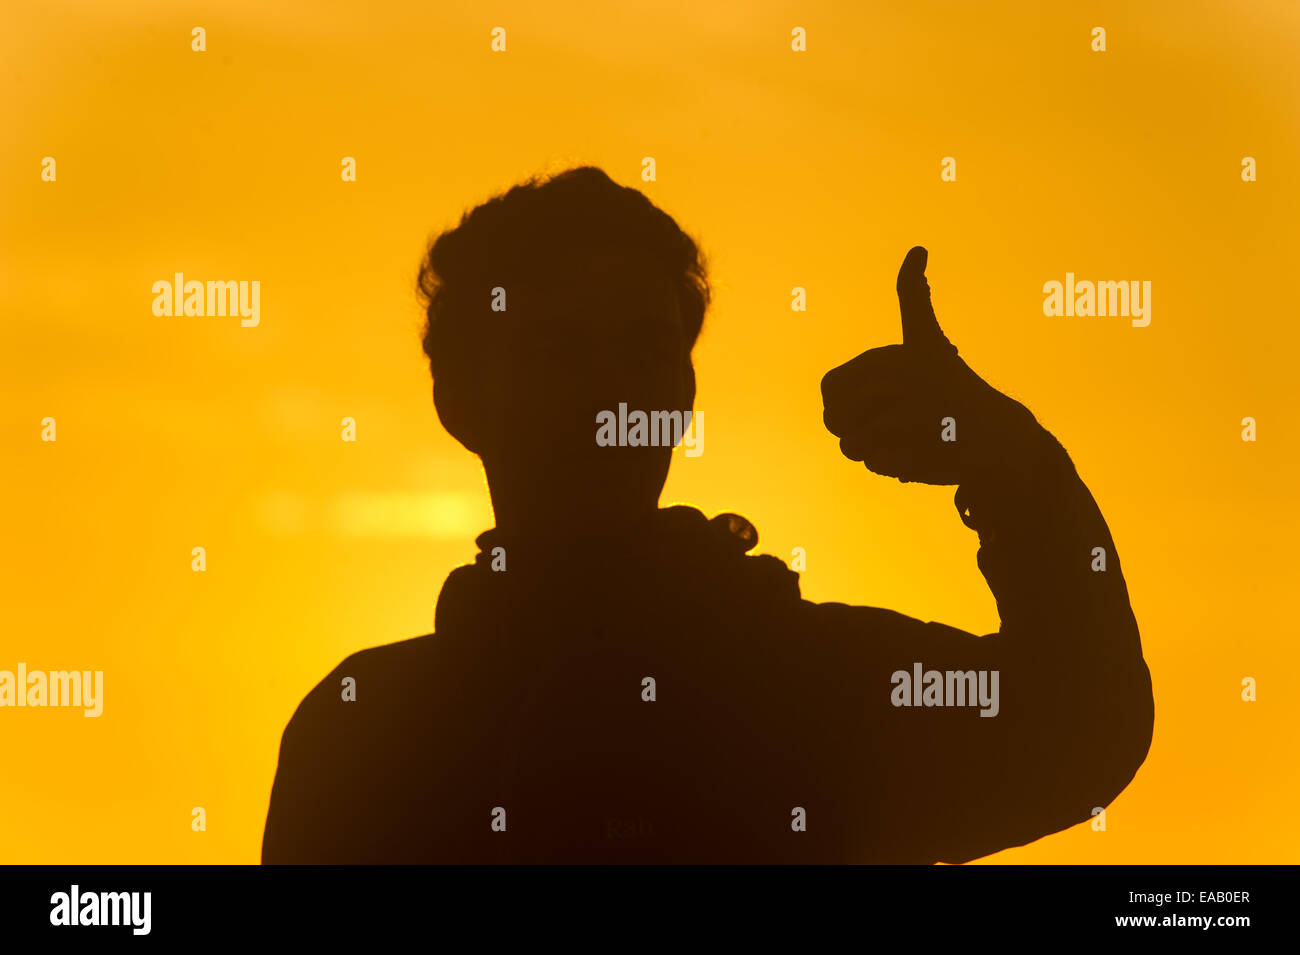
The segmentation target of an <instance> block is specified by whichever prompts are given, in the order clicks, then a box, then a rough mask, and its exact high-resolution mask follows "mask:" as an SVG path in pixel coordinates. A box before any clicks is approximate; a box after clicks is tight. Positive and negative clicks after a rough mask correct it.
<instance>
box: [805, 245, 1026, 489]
mask: <svg viewBox="0 0 1300 955" xmlns="http://www.w3.org/2000/svg"><path fill="white" fill-rule="evenodd" d="M926 259H927V253H926V251H925V249H923V248H921V247H920V246H917V247H916V248H914V249H912V250H911V251H910V252H908V253H907V256H906V258H904V259H903V267H902V268H901V269H899V270H898V305H899V310H900V311H901V313H902V319H903V344H901V345H885V346H883V347H881V348H872V349H870V350H869V351H865V352H863V353H862V354H861V355H859V356H858V357H857V358H854V359H853V360H852V361H849V362H846V363H844V364H843V365H840V366H839V367H838V368H833V369H831V370H830V371H829V372H827V373H826V376H825V377H824V378H822V399H823V403H824V405H825V414H824V416H823V417H824V421H825V423H826V428H827V430H829V431H830V432H831V433H832V434H834V435H835V436H836V437H838V438H839V439H840V450H841V451H842V452H843V453H844V456H845V457H847V458H849V459H850V460H851V461H862V462H863V463H865V464H866V466H867V467H868V468H870V469H871V470H872V471H874V472H876V473H877V474H883V475H886V476H888V477H895V478H898V479H900V480H902V481H917V482H920V483H923V484H962V483H965V482H966V481H969V480H972V479H974V478H976V477H979V476H980V475H982V474H983V473H986V472H988V471H989V470H992V469H996V468H998V467H1004V468H1005V467H1014V466H1015V460H1016V458H1017V456H1018V452H1017V449H1019V448H1021V447H1023V446H1024V442H1025V440H1026V437H1027V435H1029V433H1030V432H1031V430H1037V431H1039V432H1041V431H1042V428H1041V426H1039V424H1038V422H1037V421H1035V420H1034V417H1033V415H1031V414H1030V413H1029V410H1028V409H1027V408H1025V406H1024V405H1022V404H1020V403H1019V402H1018V401H1015V400H1014V399H1012V398H1009V397H1007V396H1006V395H1004V394H1002V393H1001V392H1000V391H998V390H997V389H996V388H993V387H992V386H991V385H989V384H988V383H987V382H985V381H984V379H982V378H980V376H979V375H977V374H975V372H973V371H972V370H971V369H970V366H968V365H967V364H966V363H965V362H964V361H962V359H961V358H960V357H958V355H957V349H956V348H955V347H954V346H953V345H952V343H951V342H949V341H948V339H947V337H946V336H945V335H944V333H943V330H942V329H941V328H940V327H939V320H938V319H937V318H936V317H935V314H934V308H933V306H932V305H931V303H930V285H929V283H928V282H927V281H926V278H925V266H926Z"/></svg>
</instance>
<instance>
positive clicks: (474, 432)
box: [433, 374, 483, 456]
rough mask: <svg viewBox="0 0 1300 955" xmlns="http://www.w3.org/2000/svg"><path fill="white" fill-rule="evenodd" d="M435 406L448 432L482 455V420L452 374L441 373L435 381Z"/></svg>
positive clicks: (439, 418)
mask: <svg viewBox="0 0 1300 955" xmlns="http://www.w3.org/2000/svg"><path fill="white" fill-rule="evenodd" d="M433 406H434V408H436V409H437V410H438V420H439V421H441V422H442V426H443V427H444V428H446V429H447V432H448V433H449V434H450V435H451V436H452V437H453V438H455V439H456V440H457V441H459V442H460V443H461V444H463V445H465V447H466V448H468V449H469V450H470V451H473V452H474V453H475V454H477V455H479V456H482V454H483V434H482V430H483V429H482V421H481V418H480V415H479V414H478V413H477V412H478V411H479V409H476V408H474V406H473V404H472V403H471V402H470V400H469V396H468V395H467V394H466V392H465V389H463V388H459V387H456V385H455V383H454V382H453V381H452V379H451V376H450V375H445V374H444V375H439V376H438V377H437V378H435V379H434V381H433Z"/></svg>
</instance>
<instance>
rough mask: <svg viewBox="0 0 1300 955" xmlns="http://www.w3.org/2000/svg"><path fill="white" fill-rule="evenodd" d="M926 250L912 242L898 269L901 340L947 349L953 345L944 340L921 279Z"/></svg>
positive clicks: (916, 345)
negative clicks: (910, 248)
mask: <svg viewBox="0 0 1300 955" xmlns="http://www.w3.org/2000/svg"><path fill="white" fill-rule="evenodd" d="M928 258H929V253H927V252H926V251H925V248H924V247H923V246H919V245H918V246H915V247H914V248H913V249H912V250H911V251H910V252H908V253H907V256H906V257H905V258H904V259H903V266H902V268H900V269H899V270H898V310H899V312H900V313H901V314H902V317H903V344H904V345H906V346H907V347H908V348H909V349H913V348H914V349H918V350H919V349H925V350H927V351H948V352H952V353H953V354H956V353H957V349H956V348H955V347H954V346H953V344H952V343H951V342H950V341H948V339H947V337H946V336H945V335H944V334H943V329H941V328H940V327H939V319H938V318H936V317H935V314H934V306H933V305H931V304H930V283H929V282H927V281H926V280H925V264H926V260H927V259H928Z"/></svg>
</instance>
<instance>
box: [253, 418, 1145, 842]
mask: <svg viewBox="0 0 1300 955" xmlns="http://www.w3.org/2000/svg"><path fill="white" fill-rule="evenodd" d="M956 504H957V509H958V512H959V514H960V515H961V517H962V520H963V521H964V522H965V523H966V524H967V525H968V526H970V527H972V528H974V529H976V530H977V531H978V532H979V534H980V542H981V547H980V551H979V555H978V563H979V567H980V569H981V571H982V572H983V573H984V575H985V577H986V579H987V580H988V582H989V585H990V587H991V588H992V590H993V592H994V595H995V596H996V597H997V600H998V608H999V612H1000V615H1001V618H1002V626H1001V628H1000V630H999V631H998V632H997V633H995V634H989V635H985V636H976V635H975V634H971V633H967V632H964V631H961V630H957V629H955V628H952V627H948V626H944V625H942V624H938V623H927V622H923V621H921V620H917V619H914V618H911V617H907V616H904V615H902V614H898V613H895V612H893V611H889V610H884V609H880V608H873V607H851V606H847V605H845V604H840V603H820V604H818V603H812V602H810V601H807V600H804V599H803V598H802V597H801V595H800V591H799V582H798V576H797V574H795V573H793V572H792V571H791V570H789V569H788V568H787V567H786V565H785V564H784V563H783V562H781V561H780V560H779V559H777V558H775V557H771V556H753V555H750V554H749V553H748V551H750V550H751V549H753V547H754V545H755V544H756V541H757V533H756V532H755V531H754V529H753V527H752V526H751V525H749V523H748V522H747V521H746V520H745V519H744V518H741V517H738V516H737V515H720V516H719V517H717V518H715V519H714V520H712V521H710V520H708V519H706V518H705V516H704V515H703V514H702V513H701V512H699V511H698V510H695V509H694V508H689V507H670V508H665V509H661V510H659V511H657V512H655V513H654V514H653V516H651V517H648V518H647V519H646V520H645V521H643V522H642V523H641V524H640V525H638V526H635V527H633V528H632V529H630V530H629V531H626V532H623V533H612V532H608V531H605V530H602V529H601V528H598V527H591V528H586V529H584V530H582V531H575V532H574V533H573V534H571V535H569V536H568V537H567V538H566V540H567V543H565V544H563V545H561V544H557V543H556V542H554V541H539V540H528V539H511V538H508V537H507V536H506V535H504V534H503V533H501V532H500V531H497V530H492V531H488V532H486V533H484V534H483V535H481V536H480V537H479V538H478V541H477V543H478V546H479V553H478V555H477V557H476V559H475V561H474V563H473V564H470V565H467V566H463V567H460V568H457V569H456V570H455V571H453V572H452V573H451V575H450V576H449V577H448V578H447V581H446V583H445V584H444V586H443V588H442V592H441V594H440V596H439V599H438V604H437V610H436V617H435V630H434V632H433V633H431V634H428V635H425V636H421V637H417V638H415V639H411V640H406V641H403V642H400V643H394V644H390V645H387V646H381V647H375V648H373V649H369V650H364V651H362V652H360V653H356V654H353V655H352V656H350V657H348V658H347V659H346V660H344V661H343V662H342V663H341V664H340V665H339V666H338V667H336V668H335V669H334V670H333V671H332V672H331V673H330V674H329V675H328V676H327V677H326V678H325V679H324V680H322V681H321V683H320V684H319V685H318V686H317V687H316V688H315V689H314V690H313V691H312V692H311V693H310V694H308V696H307V697H306V699H304V700H303V702H302V704H301V705H300V706H299V707H298V710H297V712H296V713H295V714H294V716H293V718H292V720H291V721H290V723H289V725H288V727H287V728H286V730H285V732H284V737H283V741H282V745H281V752H280V762H279V767H278V770H277V773H276V778H275V783H274V787H273V792H272V798H271V807H270V812H269V814H268V817H267V824H266V832H265V839H264V844H263V861H264V862H268V863H277V862H295V863H304V862H306V863H398V862H400V863H407V862H452V863H480V862H501V863H530V862H550V863H555V862H559V863H568V862H596V863H607V862H608V863H619V862H633V863H667V862H672V863H701V862H703V863H710V862H730V863H751V862H799V863H807V862H830V863H843V862H892V863H930V862H935V861H945V862H961V861H966V860H969V859H972V858H976V857H978V856H981V855H985V854H987V853H990V852H994V851H997V850H998V849H1002V848H1006V847H1008V846H1014V845H1021V844H1024V843H1026V842H1029V841H1031V840H1033V839H1036V838H1039V837H1040V836H1042V835H1045V834H1047V833H1050V832H1055V831H1057V830H1060V829H1063V828H1066V827H1067V826H1070V825H1073V824H1075V823H1078V822H1081V821H1084V820H1087V819H1089V818H1091V817H1092V816H1093V815H1094V814H1095V813H1096V812H1097V811H1100V809H1101V808H1103V807H1104V806H1106V805H1107V804H1108V803H1109V802H1110V801H1111V800H1112V799H1113V798H1114V797H1115V795H1116V794H1118V793H1119V792H1120V790H1122V789H1123V788H1124V786H1125V785H1127V783H1128V782H1129V780H1130V779H1131V778H1132V776H1133V774H1134V773H1135V772H1136V770H1137V767H1138V766H1139V765H1140V764H1141V762H1142V760H1143V759H1144V758H1145V755H1146V752H1147V748H1148V746H1149V744H1150V740H1151V729H1152V721H1153V703H1152V697H1151V684H1150V677H1149V674H1148V672H1147V668H1146V665H1145V663H1144V661H1143V659H1142V654H1141V647H1140V642H1139V639H1138V633H1137V625H1136V622H1135V620H1134V618H1133V614H1132V611H1131V609H1130V607H1129V599H1128V593H1127V589H1126V587H1125V584H1124V580H1123V577H1122V574H1121V572H1120V566H1119V559H1118V556H1117V555H1116V554H1115V553H1114V543H1113V541H1112V540H1111V537H1110V534H1109V532H1108V531H1107V528H1106V525H1105V522H1104V520H1103V519H1102V517H1101V514H1100V512H1099V511H1098V509H1097V507H1096V505H1095V503H1094V502H1093V500H1092V497H1091V495H1090V494H1089V493H1088V491H1087V489H1086V487H1084V485H1083V483H1082V481H1080V480H1079V477H1078V475H1077V473H1076V472H1075V470H1074V468H1073V465H1072V464H1071V463H1070V461H1069V458H1068V457H1067V456H1066V455H1065V452H1064V450H1063V449H1061V448H1060V447H1059V445H1057V444H1055V441H1054V439H1053V441H1052V448H1051V449H1050V451H1049V453H1048V454H1047V463H1046V464H1045V465H1044V466H1043V467H1042V468H1036V469H1035V470H1034V472H1033V473H1031V474H1023V475H1020V476H1018V477H1003V478H1000V479H999V481H998V482H997V483H996V484H990V485H987V486H982V487H981V486H970V485H963V486H962V487H961V488H959V489H958V492H957V499H956ZM1097 547H1101V548H1103V549H1104V550H1105V552H1106V564H1105V570H1104V571H1101V572H1098V571H1096V570H1095V560H1094V554H1095V551H1094V548H1097ZM932 674H937V677H935V676H933V675H932ZM995 674H996V676H995ZM347 677H351V678H352V679H353V680H354V681H355V683H354V693H355V699H353V700H346V699H344V698H343V696H344V694H343V693H342V685H343V681H344V679H345V678H347ZM981 690H982V691H984V695H983V697H981V696H980V691H981ZM990 691H992V692H990ZM981 713H983V714H984V715H981Z"/></svg>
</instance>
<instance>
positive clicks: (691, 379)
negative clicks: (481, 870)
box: [682, 356, 695, 410]
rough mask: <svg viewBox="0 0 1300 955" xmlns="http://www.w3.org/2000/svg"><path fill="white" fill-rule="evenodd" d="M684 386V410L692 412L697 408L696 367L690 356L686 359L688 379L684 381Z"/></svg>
mask: <svg viewBox="0 0 1300 955" xmlns="http://www.w3.org/2000/svg"><path fill="white" fill-rule="evenodd" d="M684 385H685V389H686V393H685V396H684V397H685V404H683V405H682V409H683V410H690V409H693V408H694V407H695V365H694V363H693V362H692V361H691V359H690V357H689V356H687V358H686V378H685V380H684Z"/></svg>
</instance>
